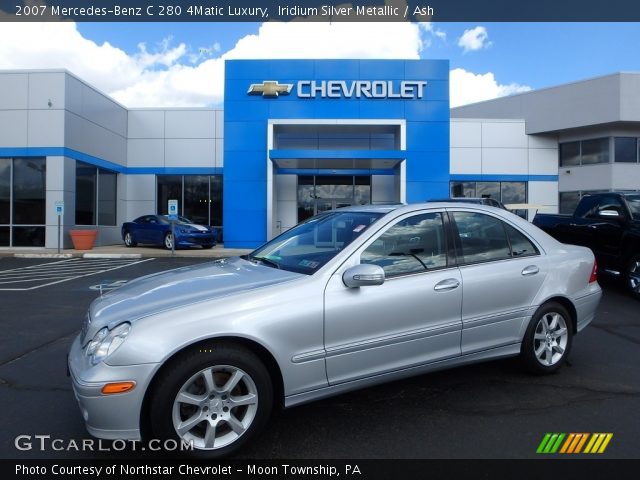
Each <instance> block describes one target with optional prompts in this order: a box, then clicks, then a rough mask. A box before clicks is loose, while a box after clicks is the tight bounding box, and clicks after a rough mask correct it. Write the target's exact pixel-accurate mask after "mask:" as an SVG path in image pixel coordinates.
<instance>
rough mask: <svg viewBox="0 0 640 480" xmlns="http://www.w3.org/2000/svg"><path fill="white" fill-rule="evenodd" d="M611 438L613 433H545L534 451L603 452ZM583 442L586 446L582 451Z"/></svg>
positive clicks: (548, 452) (564, 452)
mask: <svg viewBox="0 0 640 480" xmlns="http://www.w3.org/2000/svg"><path fill="white" fill-rule="evenodd" d="M612 438H613V433H593V434H591V433H569V434H565V433H546V434H545V435H544V437H543V438H542V441H541V442H540V445H538V448H537V450H536V453H542V454H554V453H561V454H577V453H604V451H605V450H606V448H607V446H608V445H609V442H610V441H611V439H612ZM587 440H588V442H587ZM585 443H586V445H587V446H586V448H585V449H584V451H583V450H582V448H583V447H584V445H585Z"/></svg>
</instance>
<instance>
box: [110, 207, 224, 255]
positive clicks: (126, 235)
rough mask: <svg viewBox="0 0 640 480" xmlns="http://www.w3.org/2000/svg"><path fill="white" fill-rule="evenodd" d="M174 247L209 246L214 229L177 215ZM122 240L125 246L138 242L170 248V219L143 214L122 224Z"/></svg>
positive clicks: (171, 241) (213, 242)
mask: <svg viewBox="0 0 640 480" xmlns="http://www.w3.org/2000/svg"><path fill="white" fill-rule="evenodd" d="M175 223H176V225H175V237H176V242H175V248H178V247H192V246H196V245H200V246H201V247H202V248H211V247H213V246H214V245H215V244H216V234H217V232H216V230H215V229H214V228H211V227H205V226H203V225H196V224H195V223H193V222H192V221H191V220H189V219H188V218H185V217H180V216H178V217H177V219H176V221H175ZM122 240H124V244H125V245H126V246H127V247H135V246H136V245H138V243H149V244H154V245H163V246H164V247H165V248H166V249H169V250H171V248H172V247H173V245H174V243H173V236H172V235H171V221H170V220H169V217H168V216H167V215H143V216H141V217H138V218H136V219H135V220H134V221H133V222H126V223H124V224H122Z"/></svg>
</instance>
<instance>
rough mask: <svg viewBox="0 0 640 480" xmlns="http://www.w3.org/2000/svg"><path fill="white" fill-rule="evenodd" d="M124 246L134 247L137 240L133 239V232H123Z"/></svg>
mask: <svg viewBox="0 0 640 480" xmlns="http://www.w3.org/2000/svg"><path fill="white" fill-rule="evenodd" d="M123 240H124V246H125V247H129V248H131V247H136V246H137V245H138V242H134V241H133V234H132V233H131V232H124V238H123Z"/></svg>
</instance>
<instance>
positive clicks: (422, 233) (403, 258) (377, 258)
mask: <svg viewBox="0 0 640 480" xmlns="http://www.w3.org/2000/svg"><path fill="white" fill-rule="evenodd" d="M360 263H371V264H375V265H380V266H381V267H382V269H383V270H384V273H385V276H387V277H395V276H399V275H407V274H411V273H420V272H425V271H428V270H432V269H435V268H442V267H446V266H447V264H448V260H447V242H446V237H445V230H444V223H443V219H442V213H439V212H438V213H425V214H422V215H414V216H412V217H409V218H406V219H404V220H401V221H399V222H398V223H396V224H395V225H393V226H392V227H391V228H389V229H388V230H387V231H386V232H384V233H383V234H382V235H380V237H378V238H377V239H376V240H375V241H374V242H373V243H372V244H371V245H369V246H368V247H367V249H366V250H365V251H363V252H362V254H361V255H360Z"/></svg>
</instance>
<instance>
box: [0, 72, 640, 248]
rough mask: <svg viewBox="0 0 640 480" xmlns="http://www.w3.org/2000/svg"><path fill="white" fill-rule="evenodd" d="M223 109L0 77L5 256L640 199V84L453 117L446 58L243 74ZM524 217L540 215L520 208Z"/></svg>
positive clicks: (626, 81) (65, 79) (591, 86)
mask: <svg viewBox="0 0 640 480" xmlns="http://www.w3.org/2000/svg"><path fill="white" fill-rule="evenodd" d="M224 81H225V83H224V106H223V108H221V109H216V108H145V109H137V108H127V107H125V106H123V105H120V104H119V103H118V102H116V101H115V100H113V99H112V98H110V97H108V96H107V95H104V94H103V93H101V92H99V91H98V90H96V89H95V88H94V87H93V86H91V85H89V84H88V83H86V82H84V81H83V80H82V79H79V78H77V77H76V76H74V75H73V74H71V73H69V72H67V71H64V70H46V71H30V70H18V71H0V248H23V247H39V248H42V247H47V248H55V247H56V246H57V232H58V220H60V222H61V225H62V231H63V235H62V240H63V246H64V247H70V246H71V242H70V238H69V235H68V231H69V230H71V229H96V230H97V231H98V244H99V245H109V244H116V243H121V242H122V240H121V238H120V226H121V224H122V223H123V222H126V221H130V220H133V219H135V218H136V217H139V216H141V215H145V214H150V213H159V214H165V213H167V209H168V206H167V204H168V200H170V199H172V200H178V205H179V213H180V214H182V215H184V216H186V217H189V218H191V219H192V220H193V221H194V222H195V223H200V224H206V225H213V226H217V227H220V229H221V231H222V232H223V236H224V244H225V246H226V247H234V248H250V247H255V246H258V245H259V244H261V243H262V242H264V241H265V240H268V239H270V238H272V237H273V236H275V235H277V234H279V233H280V232H282V231H284V230H286V229H288V228H290V227H292V226H293V225H295V224H296V223H297V222H299V221H302V220H304V219H306V218H308V217H310V216H311V215H314V214H316V213H319V212H322V211H326V210H331V209H334V208H339V207H342V206H346V205H357V204H367V203H374V204H375V203H395V202H409V203H415V202H422V201H425V200H428V199H434V198H445V197H449V196H474V197H476V196H477V197H483V196H484V197H491V198H495V199H498V200H501V201H502V202H503V203H507V204H509V203H519V204H521V203H528V204H537V205H543V206H544V207H545V210H544V211H545V212H556V211H558V210H560V211H569V210H571V209H572V207H573V206H574V205H575V204H576V203H577V201H578V199H579V197H580V196H581V195H584V194H585V193H588V192H593V191H609V190H639V189H640V163H639V143H640V142H639V138H640V74H637V73H617V74H612V75H608V76H604V77H599V78H595V79H589V80H584V81H580V82H575V83H571V84H567V85H561V86H558V87H552V88H547V89H542V90H536V91H531V92H526V93H522V94H518V95H513V96H510V97H504V98H499V99H495V100H490V101H486V102H482V103H477V104H473V105H467V106H463V107H458V108H454V109H450V108H449V62H448V61H446V60H230V61H227V62H226V64H225V80H224ZM519 213H520V214H522V215H524V216H526V215H528V214H529V215H531V214H532V212H527V211H526V210H523V211H520V212H519Z"/></svg>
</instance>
